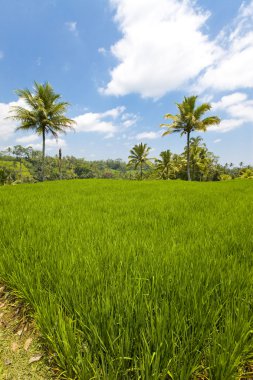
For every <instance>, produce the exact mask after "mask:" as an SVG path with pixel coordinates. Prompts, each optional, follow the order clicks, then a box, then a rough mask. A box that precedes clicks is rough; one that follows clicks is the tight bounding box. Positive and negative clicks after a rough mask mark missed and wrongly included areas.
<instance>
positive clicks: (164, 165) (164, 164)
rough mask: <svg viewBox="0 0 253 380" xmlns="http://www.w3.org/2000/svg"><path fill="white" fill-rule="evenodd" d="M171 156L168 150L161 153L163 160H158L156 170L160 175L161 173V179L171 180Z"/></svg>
mask: <svg viewBox="0 0 253 380" xmlns="http://www.w3.org/2000/svg"><path fill="white" fill-rule="evenodd" d="M171 156H172V153H171V151H170V150H169V149H168V150H165V151H163V152H161V153H160V157H161V159H157V160H156V165H157V166H156V170H157V171H158V173H160V175H161V178H163V179H169V174H170V173H169V172H170V166H171Z"/></svg>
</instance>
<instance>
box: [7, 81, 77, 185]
mask: <svg viewBox="0 0 253 380" xmlns="http://www.w3.org/2000/svg"><path fill="white" fill-rule="evenodd" d="M16 93H17V95H18V97H19V98H20V99H21V100H23V101H24V103H25V105H26V107H21V106H13V107H12V110H11V116H10V117H11V118H12V119H14V120H16V121H18V122H20V126H19V127H17V131H18V130H22V131H33V132H35V133H37V134H38V135H40V136H42V170H41V180H42V181H44V179H45V149H46V136H47V135H52V136H53V137H54V138H56V139H57V138H58V135H59V133H65V132H66V129H67V128H73V124H74V120H72V119H69V118H67V117H66V116H65V113H66V111H67V107H68V106H69V103H67V102H62V101H59V100H60V98H61V95H60V94H56V93H55V92H54V90H53V88H52V86H51V85H50V84H49V83H47V82H46V83H44V84H40V83H37V82H34V91H33V92H31V91H30V90H29V89H23V90H17V91H16Z"/></svg>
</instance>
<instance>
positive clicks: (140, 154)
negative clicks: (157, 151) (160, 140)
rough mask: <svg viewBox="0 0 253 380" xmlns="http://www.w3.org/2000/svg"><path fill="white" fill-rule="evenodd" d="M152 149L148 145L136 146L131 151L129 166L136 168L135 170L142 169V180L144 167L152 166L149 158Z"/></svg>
mask: <svg viewBox="0 0 253 380" xmlns="http://www.w3.org/2000/svg"><path fill="white" fill-rule="evenodd" d="M150 149H151V148H150V147H148V146H147V144H143V143H140V144H136V145H135V146H134V147H133V148H132V149H131V150H130V153H131V154H130V156H128V159H129V161H128V166H132V165H133V166H134V169H135V170H136V169H137V168H138V167H140V179H141V180H142V178H143V167H144V165H152V163H151V161H150V159H149V158H148V155H149V152H150Z"/></svg>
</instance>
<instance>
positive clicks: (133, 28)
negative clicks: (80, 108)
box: [100, 0, 219, 98]
mask: <svg viewBox="0 0 253 380" xmlns="http://www.w3.org/2000/svg"><path fill="white" fill-rule="evenodd" d="M111 4H112V5H113V7H114V8H115V10H116V15H115V21H116V22H117V24H118V28H119V30H120V31H121V32H122V38H121V39H120V40H119V41H118V42H117V43H116V44H115V45H113V46H112V47H111V52H112V54H113V55H114V56H115V57H116V58H117V59H118V61H119V64H118V65H117V66H116V67H115V68H114V69H112V71H111V80H110V82H109V83H108V84H107V86H106V87H105V88H104V89H100V91H102V92H103V93H105V94H109V95H126V94H129V93H139V94H141V96H143V97H153V98H158V97H161V96H163V95H164V94H166V93H167V92H168V91H172V90H175V89H178V88H180V87H182V86H184V85H185V84H187V83H188V81H189V80H190V79H192V78H194V77H196V76H197V75H198V74H199V73H200V72H201V70H203V69H204V68H206V67H207V66H209V65H210V64H212V63H213V62H214V60H215V58H216V57H217V54H219V49H217V47H216V45H215V44H214V43H213V42H211V41H210V40H209V39H208V37H207V35H205V34H204V33H203V31H202V28H203V26H204V24H205V22H206V21H207V19H208V17H209V14H208V13H206V12H204V11H202V10H200V9H199V8H197V7H196V6H194V4H193V2H190V1H188V0H186V1H179V0H138V1H136V0H111Z"/></svg>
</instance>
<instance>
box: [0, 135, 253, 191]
mask: <svg viewBox="0 0 253 380" xmlns="http://www.w3.org/2000/svg"><path fill="white" fill-rule="evenodd" d="M150 150H151V148H150V147H148V146H147V145H146V144H142V143H141V144H138V145H135V146H134V147H133V149H131V154H130V156H131V158H130V159H129V161H128V163H127V162H124V161H123V160H121V159H120V158H119V159H116V160H112V159H109V160H97V161H88V160H85V159H84V158H76V157H74V156H64V155H62V152H61V151H60V152H59V154H58V155H55V156H45V158H44V179H45V180H48V181H53V180H61V179H78V178H79V179H86V178H107V179H128V180H130V179H131V180H143V179H145V180H146V179H149V180H187V146H185V149H184V151H183V153H181V154H175V153H172V152H171V151H170V150H166V151H162V152H161V153H160V155H159V157H157V158H149V153H150ZM189 152H190V154H189V155H190V173H191V178H192V180H194V181H221V180H231V179H236V178H252V179H253V167H252V166H249V165H245V164H244V163H243V162H241V163H240V165H239V166H235V165H234V164H233V163H226V164H225V165H221V164H220V163H219V162H218V157H217V156H215V155H214V154H213V153H212V152H210V151H209V150H208V149H207V147H206V145H205V143H204V142H203V139H202V138H200V137H196V138H193V137H192V138H190V142H189ZM41 178H42V152H41V151H38V150H34V149H33V148H32V147H23V146H21V145H16V146H14V147H10V148H7V149H5V150H4V151H2V152H0V184H1V185H4V184H19V183H34V182H38V181H41Z"/></svg>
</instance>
